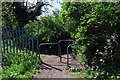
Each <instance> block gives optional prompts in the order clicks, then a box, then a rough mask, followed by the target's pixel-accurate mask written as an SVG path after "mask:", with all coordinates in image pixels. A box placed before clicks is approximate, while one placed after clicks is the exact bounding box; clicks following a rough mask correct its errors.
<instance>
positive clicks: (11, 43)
mask: <svg viewBox="0 0 120 80" xmlns="http://www.w3.org/2000/svg"><path fill="white" fill-rule="evenodd" d="M33 34H34V31H33V30H32V28H31V27H29V28H28V29H25V28H24V27H18V28H16V29H15V28H9V27H8V28H2V52H3V53H4V54H6V53H18V52H23V53H24V52H27V53H29V52H30V51H32V52H39V50H38V44H39V42H38V39H39V38H38V37H35V36H34V35H33ZM38 34H39V27H38Z"/></svg>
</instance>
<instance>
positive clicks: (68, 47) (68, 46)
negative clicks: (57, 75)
mask: <svg viewBox="0 0 120 80" xmlns="http://www.w3.org/2000/svg"><path fill="white" fill-rule="evenodd" d="M71 46H74V44H70V45H68V47H67V67H69V47H71Z"/></svg>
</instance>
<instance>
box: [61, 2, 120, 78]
mask: <svg viewBox="0 0 120 80" xmlns="http://www.w3.org/2000/svg"><path fill="white" fill-rule="evenodd" d="M64 5H68V7H67V10H63V11H64V12H66V13H64V15H65V16H67V19H70V20H76V23H78V26H77V28H75V32H72V33H71V35H72V37H73V38H74V40H75V44H76V46H75V47H74V51H76V53H77V55H78V56H79V57H80V60H81V62H85V65H88V67H89V70H88V69H87V70H88V71H89V74H90V75H91V74H95V75H93V76H92V77H95V78H111V77H113V78H117V77H118V76H119V75H120V72H119V71H120V70H119V67H120V65H119V64H120V51H119V50H120V44H119V43H120V41H119V39H120V35H119V32H120V31H119V30H120V29H119V28H120V27H119V25H120V24H119V22H120V20H119V18H120V15H119V13H120V12H119V11H120V10H119V8H120V5H119V2H118V3H113V2H111V3H90V2H89V3H72V2H71V3H70V2H68V3H64ZM64 5H63V6H64ZM76 15H77V16H76ZM63 17H64V16H63ZM67 19H66V20H67ZM71 25H72V23H71ZM86 68H87V67H86Z"/></svg>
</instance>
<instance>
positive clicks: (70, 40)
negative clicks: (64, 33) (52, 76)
mask: <svg viewBox="0 0 120 80" xmlns="http://www.w3.org/2000/svg"><path fill="white" fill-rule="evenodd" d="M60 42H73V40H72V39H68V40H59V42H58V54H59V57H60V62H62V57H61V46H60Z"/></svg>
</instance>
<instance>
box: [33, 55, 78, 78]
mask: <svg viewBox="0 0 120 80" xmlns="http://www.w3.org/2000/svg"><path fill="white" fill-rule="evenodd" d="M41 58H42V60H43V62H44V64H42V65H41V66H40V73H37V74H35V76H34V77H35V78H75V76H72V75H71V74H70V72H69V71H68V69H67V68H68V67H67V55H66V54H64V55H62V62H60V58H59V57H58V56H55V55H47V54H41ZM69 64H70V65H72V66H77V65H79V63H78V61H77V60H76V59H74V58H73V57H72V56H71V55H69Z"/></svg>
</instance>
